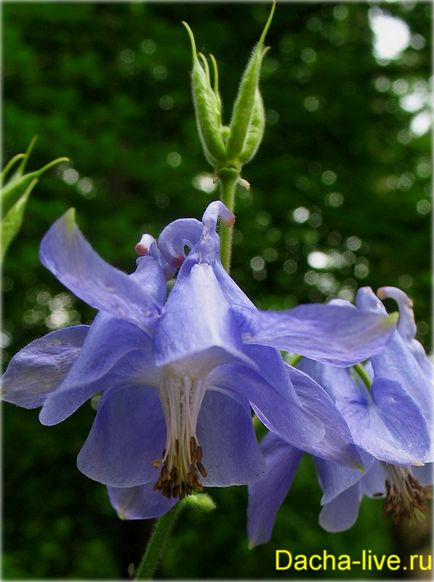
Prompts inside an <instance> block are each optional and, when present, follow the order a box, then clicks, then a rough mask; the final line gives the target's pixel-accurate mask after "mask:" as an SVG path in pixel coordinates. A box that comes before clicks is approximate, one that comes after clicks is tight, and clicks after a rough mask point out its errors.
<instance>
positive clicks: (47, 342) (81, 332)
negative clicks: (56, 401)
mask: <svg viewBox="0 0 434 582" xmlns="http://www.w3.org/2000/svg"><path fill="white" fill-rule="evenodd" d="M88 331H89V326H88V325H76V326H72V327H66V328H65V329H59V330H56V331H52V332H51V333H49V334H47V335H45V336H44V337H42V338H39V339H37V340H35V341H33V342H31V343H30V344H28V345H27V346H26V347H25V348H23V349H22V350H20V351H19V352H18V353H17V354H15V356H14V357H13V358H12V360H11V361H10V363H9V366H8V368H7V370H6V372H5V373H4V374H3V376H2V391H1V397H2V400H4V401H5V402H11V403H12V404H16V405H17V406H22V407H23V408H38V407H39V406H42V405H43V404H44V402H45V401H46V399H47V398H48V397H49V396H50V395H51V394H53V392H55V391H56V390H57V389H58V388H59V386H60V384H61V383H62V381H63V380H64V378H65V376H66V375H67V374H68V372H69V370H70V369H71V367H72V366H73V364H74V362H75V361H76V360H77V358H78V356H79V354H80V350H81V348H82V345H83V342H84V341H85V339H86V335H87V334H88Z"/></svg>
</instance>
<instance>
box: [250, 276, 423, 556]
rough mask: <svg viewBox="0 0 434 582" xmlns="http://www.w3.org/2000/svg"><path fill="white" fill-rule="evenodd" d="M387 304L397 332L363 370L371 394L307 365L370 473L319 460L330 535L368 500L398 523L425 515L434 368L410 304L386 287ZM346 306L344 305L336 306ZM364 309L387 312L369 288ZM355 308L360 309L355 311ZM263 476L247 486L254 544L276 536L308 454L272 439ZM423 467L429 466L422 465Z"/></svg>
mask: <svg viewBox="0 0 434 582" xmlns="http://www.w3.org/2000/svg"><path fill="white" fill-rule="evenodd" d="M378 294H379V296H380V297H382V298H386V297H390V298H394V299H396V301H397V302H398V306H399V310H400V318H399V323H398V328H397V330H396V331H395V333H394V334H393V336H392V339H391V341H390V342H389V343H388V344H387V346H386V347H385V348H384V350H382V351H381V352H380V353H379V354H377V355H376V356H374V357H372V358H371V361H370V363H368V364H367V365H366V374H367V375H370V377H371V379H372V380H371V382H370V384H371V387H370V389H368V388H367V387H366V386H365V385H364V384H363V383H361V382H360V378H357V377H356V376H354V375H353V374H352V373H351V371H350V369H344V368H336V367H332V366H328V365H323V364H321V363H319V362H316V361H313V360H309V359H302V360H301V363H300V368H302V369H303V370H304V371H305V372H306V373H308V374H309V375H310V377H312V378H314V379H315V380H316V381H317V382H318V383H319V384H320V385H321V386H322V387H323V388H324V389H325V390H326V391H327V393H328V394H329V395H330V396H331V397H332V398H333V400H334V402H335V403H336V406H337V408H338V410H339V412H340V413H341V414H342V416H343V417H344V418H345V420H346V422H347V423H348V426H349V429H350V432H351V435H352V437H353V440H354V443H355V444H356V445H357V446H358V447H359V451H360V455H361V458H362V460H363V464H364V467H365V470H366V472H365V474H362V473H360V472H359V471H357V470H355V469H353V468H351V467H348V466H344V465H342V464H341V463H337V462H334V461H332V460H324V459H320V458H318V457H314V461H315V465H316V469H317V473H318V479H319V482H320V485H321V488H322V490H323V497H322V500H321V503H322V505H323V506H324V507H323V509H322V511H321V513H320V517H319V521H320V524H321V526H322V527H323V528H324V529H326V530H327V531H342V530H345V529H348V528H349V527H351V526H352V525H353V524H354V523H355V521H356V519H357V515H358V511H359V505H360V502H361V500H362V498H363V496H364V495H367V496H369V497H383V498H385V504H384V513H385V514H390V515H391V517H392V519H393V520H394V521H395V522H397V521H399V520H400V519H402V518H407V519H409V520H413V519H417V518H418V517H420V516H421V515H422V514H423V512H424V510H425V509H426V507H425V502H426V499H427V497H429V495H430V493H429V490H428V489H427V485H429V484H431V483H432V466H431V463H432V460H433V459H432V434H431V419H432V398H431V396H432V379H433V375H432V365H431V363H430V361H429V360H428V358H427V357H426V355H425V352H424V350H423V348H422V346H421V345H420V344H419V342H417V341H416V340H415V331H416V327H415V324H414V316H413V312H412V309H411V302H410V300H409V298H408V297H407V296H406V295H405V294H404V293H403V292H402V291H400V290H399V289H395V288H392V287H384V288H382V289H380V290H379V292H378ZM337 303H338V304H340V305H348V304H347V303H346V302H342V301H339V302H337ZM356 304H357V307H358V308H359V309H360V310H361V311H371V312H378V313H380V312H381V313H385V309H384V306H383V305H382V304H381V303H380V302H379V300H378V299H377V297H376V296H375V295H374V293H373V292H372V290H371V289H370V288H367V287H366V288H362V289H360V290H359V291H358V294H357V299H356ZM353 309H356V308H355V307H353ZM261 448H262V450H263V452H264V455H265V458H266V464H267V470H266V472H265V474H264V475H263V476H262V477H261V478H260V479H259V480H258V481H256V482H255V483H253V484H251V485H250V487H249V509H248V530H249V539H250V542H251V544H252V545H257V544H261V543H265V542H267V541H268V540H269V539H270V537H271V532H272V528H273V524H274V519H275V516H276V513H277V511H278V509H279V507H280V505H281V504H282V502H283V500H284V498H285V496H286V494H287V492H288V489H289V488H290V486H291V484H292V481H293V479H294V476H295V473H296V470H297V467H298V464H299V462H300V460H301V457H302V456H303V452H302V451H300V450H298V449H297V448H295V447H294V446H291V445H290V444H288V443H287V442H285V441H284V440H282V439H281V438H280V437H278V436H276V435H275V434H273V433H271V432H270V433H269V434H268V435H267V436H266V437H265V438H264V439H263V441H262V442H261ZM424 463H425V464H424Z"/></svg>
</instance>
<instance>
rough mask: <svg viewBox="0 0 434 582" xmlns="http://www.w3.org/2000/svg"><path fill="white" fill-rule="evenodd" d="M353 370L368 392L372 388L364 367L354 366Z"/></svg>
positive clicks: (360, 365)
mask: <svg viewBox="0 0 434 582" xmlns="http://www.w3.org/2000/svg"><path fill="white" fill-rule="evenodd" d="M353 370H354V371H355V372H356V373H357V374H358V376H359V377H360V378H361V380H362V381H363V383H364V384H365V386H366V388H367V389H368V390H370V389H371V388H372V380H371V378H370V377H369V374H368V372H367V371H366V370H365V368H364V366H363V365H362V364H355V365H354V366H353Z"/></svg>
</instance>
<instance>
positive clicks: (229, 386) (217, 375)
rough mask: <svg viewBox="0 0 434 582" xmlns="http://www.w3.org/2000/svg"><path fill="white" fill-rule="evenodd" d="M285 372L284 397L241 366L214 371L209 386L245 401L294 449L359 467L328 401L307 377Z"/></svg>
mask: <svg viewBox="0 0 434 582" xmlns="http://www.w3.org/2000/svg"><path fill="white" fill-rule="evenodd" d="M285 371H286V393H284V392H283V391H282V390H279V391H278V390H276V389H275V388H274V386H272V385H271V384H269V383H268V382H266V381H265V379H264V377H262V376H261V375H259V373H257V372H255V371H254V370H252V369H250V368H248V367H247V366H241V365H225V366H220V367H218V368H216V369H215V370H214V371H213V372H212V374H211V375H210V376H209V377H208V382H209V383H210V385H212V386H214V387H217V388H221V389H224V390H227V391H229V392H232V393H233V394H237V395H239V396H240V397H243V398H246V399H248V400H249V402H250V403H251V405H252V407H253V409H254V410H255V412H256V414H257V416H258V417H259V419H260V420H261V422H262V423H263V424H264V425H265V426H266V427H267V428H269V429H270V430H272V431H273V432H275V433H276V434H277V435H279V436H280V437H281V438H282V439H284V440H285V441H286V442H288V443H289V444H291V445H293V446H294V447H297V448H299V449H302V450H304V451H307V452H310V453H312V454H313V455H319V456H322V457H324V458H327V459H332V460H337V461H340V462H342V463H349V464H351V465H357V466H358V465H360V463H361V461H360V458H359V455H358V453H357V451H356V449H355V447H354V445H353V441H352V439H351V435H350V433H349V430H348V427H347V426H346V424H345V422H344V421H343V419H342V417H341V416H340V415H339V413H338V411H337V410H336V407H335V405H334V403H333V401H332V400H331V398H330V397H329V396H328V395H327V394H326V392H325V391H324V390H323V389H322V388H321V386H319V385H318V384H317V383H316V382H314V381H313V380H312V379H311V378H309V377H308V376H307V375H306V374H303V373H302V372H300V371H297V370H295V371H294V369H291V368H290V367H289V366H285ZM292 377H294V379H295V384H294V385H293V381H292Z"/></svg>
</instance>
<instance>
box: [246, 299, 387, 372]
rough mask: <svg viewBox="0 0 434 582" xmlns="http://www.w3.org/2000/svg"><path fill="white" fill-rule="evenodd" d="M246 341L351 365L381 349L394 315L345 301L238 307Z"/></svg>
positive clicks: (331, 363) (324, 361) (325, 361)
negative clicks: (291, 306) (265, 308)
mask: <svg viewBox="0 0 434 582" xmlns="http://www.w3.org/2000/svg"><path fill="white" fill-rule="evenodd" d="M236 311H237V312H238V314H239V317H240V325H241V327H242V329H243V332H244V334H243V337H244V341H245V342H246V343H255V344H264V345H268V346H270V347H273V348H276V349H278V350H285V351H288V352H292V353H296V354H301V355H303V356H306V357H308V358H311V359H313V360H318V361H320V362H322V363H325V364H330V365H333V366H351V365H353V364H355V363H357V362H360V361H362V360H364V359H366V358H368V357H370V356H371V355H373V354H376V353H378V352H379V351H381V350H382V349H383V348H384V346H385V345H386V344H387V342H388V341H389V340H390V337H391V335H392V333H393V331H394V329H395V327H394V320H395V317H394V316H385V315H381V314H375V313H362V312H361V311H359V310H357V309H353V308H350V307H345V306H341V305H316V304H313V305H300V306H298V307H295V308H294V309H289V310H287V311H280V312H279V311H260V310H253V309H248V308H241V307H238V308H236Z"/></svg>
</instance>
